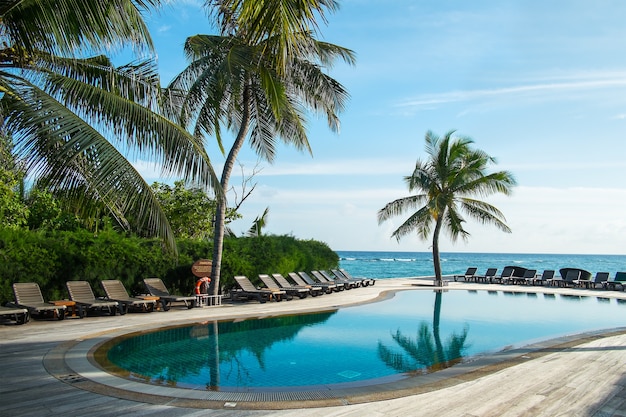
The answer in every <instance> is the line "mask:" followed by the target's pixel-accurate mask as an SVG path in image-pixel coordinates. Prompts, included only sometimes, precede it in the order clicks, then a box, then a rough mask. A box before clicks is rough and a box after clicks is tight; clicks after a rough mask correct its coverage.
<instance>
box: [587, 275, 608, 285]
mask: <svg viewBox="0 0 626 417" xmlns="http://www.w3.org/2000/svg"><path fill="white" fill-rule="evenodd" d="M608 280H609V273H608V272H596V276H595V278H594V279H593V280H589V282H588V283H587V288H597V287H598V284H600V287H601V288H606V282H607V281H608Z"/></svg>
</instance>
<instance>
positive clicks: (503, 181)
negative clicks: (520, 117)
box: [378, 131, 516, 286]
mask: <svg viewBox="0 0 626 417" xmlns="http://www.w3.org/2000/svg"><path fill="white" fill-rule="evenodd" d="M453 134H454V131H450V132H448V133H446V135H445V136H443V137H442V138H440V137H438V136H436V135H434V134H433V133H432V132H430V131H428V132H427V133H426V153H427V154H428V155H429V159H428V160H427V161H421V160H418V161H417V163H416V164H415V169H414V170H413V174H411V175H410V176H408V177H405V178H404V180H405V182H406V183H407V185H408V187H409V191H410V192H417V194H414V195H411V196H409V197H403V198H400V199H397V200H395V201H392V202H391V203H388V204H387V205H386V206H385V207H384V208H382V209H381V210H380V211H379V212H378V223H379V224H380V223H382V222H384V221H386V220H388V219H390V218H391V217H394V216H399V215H403V214H404V213H405V212H407V211H412V210H414V209H417V211H415V212H413V213H411V215H410V216H409V218H408V219H406V220H405V221H404V223H402V225H400V227H398V228H397V229H396V230H395V231H394V232H393V233H392V237H395V238H396V239H397V240H400V239H401V238H402V237H403V236H406V235H408V234H410V233H411V232H414V231H415V232H417V234H418V236H419V237H420V238H421V239H423V240H427V239H428V238H429V236H430V235H431V232H432V251H433V265H434V269H435V284H436V285H437V286H441V285H442V284H443V281H442V277H441V262H440V259H439V234H440V232H441V230H442V229H445V230H446V231H447V232H448V233H449V234H450V237H451V239H452V241H453V242H454V241H456V240H457V239H458V238H459V237H461V238H463V239H464V240H466V239H467V238H468V237H469V233H468V232H467V231H466V230H465V229H464V228H463V223H465V219H464V218H463V215H462V213H465V214H467V215H468V216H469V217H471V218H472V219H474V220H477V221H479V222H480V223H483V224H493V225H495V226H496V227H498V228H499V229H500V230H502V231H504V232H507V233H510V232H511V230H510V228H509V227H508V226H507V225H506V223H505V218H504V215H503V214H502V213H501V212H500V210H498V209H497V208H496V207H494V206H492V205H491V204H488V203H486V202H484V201H481V200H477V199H475V198H473V196H482V197H485V196H489V195H492V194H495V193H502V194H505V195H510V194H511V192H512V188H513V187H514V186H515V184H516V183H515V179H514V178H513V175H512V174H511V173H509V172H507V171H498V172H494V173H491V174H489V173H487V172H486V170H487V167H488V165H489V164H491V163H495V162H496V160H495V158H493V157H491V156H489V155H487V154H486V153H485V152H483V151H481V150H478V149H472V148H471V146H470V145H471V144H472V143H473V141H472V140H471V139H470V138H467V137H458V138H456V139H453V138H452V135H453ZM433 225H434V229H433Z"/></svg>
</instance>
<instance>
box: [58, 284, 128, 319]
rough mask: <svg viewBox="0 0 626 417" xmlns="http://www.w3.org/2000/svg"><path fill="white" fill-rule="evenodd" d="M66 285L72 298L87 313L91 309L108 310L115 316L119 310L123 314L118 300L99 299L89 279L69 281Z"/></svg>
mask: <svg viewBox="0 0 626 417" xmlns="http://www.w3.org/2000/svg"><path fill="white" fill-rule="evenodd" d="M65 287H66V288H67V292H68V294H69V295H70V300H72V301H74V302H75V303H76V305H78V306H79V307H80V308H82V309H84V311H85V313H86V312H87V311H89V310H94V311H95V310H99V311H103V310H106V311H107V312H108V313H109V314H110V315H111V316H114V315H115V314H116V313H117V312H118V311H119V312H120V314H122V310H121V307H120V305H119V303H118V302H117V301H111V300H99V299H97V298H96V296H95V295H94V293H93V290H92V289H91V285H90V284H89V282H87V281H67V282H66V283H65Z"/></svg>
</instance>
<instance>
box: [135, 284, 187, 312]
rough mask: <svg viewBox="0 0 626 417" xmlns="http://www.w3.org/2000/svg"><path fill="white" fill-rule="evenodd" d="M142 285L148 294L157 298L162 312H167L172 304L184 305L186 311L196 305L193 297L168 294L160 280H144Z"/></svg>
mask: <svg viewBox="0 0 626 417" xmlns="http://www.w3.org/2000/svg"><path fill="white" fill-rule="evenodd" d="M143 285H145V286H146V291H148V294H150V295H152V296H154V297H159V301H160V302H161V307H162V308H163V311H168V310H169V309H170V307H171V305H172V303H184V304H185V307H187V308H188V309H191V308H193V307H194V306H195V305H196V297H194V296H186V295H175V294H170V292H169V291H168V290H167V287H166V286H165V284H164V283H163V280H161V278H145V279H144V280H143Z"/></svg>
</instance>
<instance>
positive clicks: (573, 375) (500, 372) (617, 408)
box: [0, 278, 626, 417]
mask: <svg viewBox="0 0 626 417" xmlns="http://www.w3.org/2000/svg"><path fill="white" fill-rule="evenodd" d="M430 283H431V280H430V279H422V278H402V279H385V280H378V281H377V282H376V285H375V286H370V287H365V288H358V289H353V290H350V291H343V292H339V293H334V294H331V295H324V296H322V297H315V298H312V297H308V298H306V299H302V300H299V299H294V300H292V301H283V302H280V303H276V302H271V303H265V304H260V303H258V302H256V301H252V302H248V303H234V304H230V303H225V304H224V305H222V306H218V307H207V308H195V309H192V310H187V309H183V308H181V309H178V308H173V309H172V310H170V311H168V312H160V311H157V312H153V313H131V314H127V315H125V316H115V317H88V318H84V319H79V318H72V317H68V318H67V319H65V320H63V321H56V320H53V321H47V320H31V322H30V323H28V324H26V325H23V326H17V325H13V324H4V325H0V379H1V381H2V382H1V383H0V416H4V415H6V416H42V415H52V414H65V415H72V416H88V415H89V416H109V415H110V416H118V415H125V416H129V415H130V416H135V415H137V416H148V415H150V416H196V415H197V416H229V417H230V416H266V415H271V416H289V417H291V416H294V417H295V416H297V417H306V416H354V417H362V416H407V415H414V416H596V417H600V416H601V417H604V416H626V390H625V389H624V387H626V331H625V330H624V329H612V330H608V331H605V332H602V333H591V334H584V335H577V336H576V337H568V338H560V339H555V340H553V341H550V342H549V343H542V344H540V345H536V346H533V347H532V349H519V350H515V351H510V352H504V353H501V354H499V355H493V356H492V357H488V358H483V359H482V360H479V361H473V362H470V363H466V364H463V365H461V366H455V367H452V368H449V369H448V370H445V371H443V372H442V373H435V374H432V375H431V376H426V377H424V378H422V379H420V380H415V381H412V383H410V384H407V385H403V386H400V385H397V386H393V387H392V389H377V388H373V389H355V390H348V391H345V392H342V393H340V394H341V395H330V396H322V397H320V398H317V397H310V396H306V395H304V396H298V395H295V394H289V395H286V394H285V395H276V396H275V398H274V399H273V400H272V399H269V400H268V398H267V396H262V395H261V396H259V395H249V396H231V395H230V394H223V396H220V395H217V396H215V395H214V396H210V395H208V394H207V392H204V391H203V392H198V391H193V390H183V389H179V388H173V387H154V386H151V385H147V384H141V383H138V382H132V381H128V380H125V379H122V378H119V377H116V376H112V375H110V374H107V373H105V372H103V371H102V370H101V369H100V368H98V367H97V366H96V365H94V363H93V361H91V360H89V352H90V351H92V350H93V348H94V347H95V346H97V345H98V344H100V343H102V342H103V341H106V340H108V339H110V338H111V337H113V336H115V335H119V334H124V333H130V332H135V331H143V330H148V329H151V328H156V327H162V326H170V325H178V324H183V323H189V322H201V321H212V320H224V319H245V318H255V317H270V316H275V315H282V314H289V313H300V312H314V311H325V310H332V309H336V308H340V307H343V306H348V305H354V304H359V303H369V302H372V301H375V300H376V299H378V298H379V297H385V296H390V295H391V294H393V293H394V292H395V291H399V290H406V289H417V290H423V291H432V287H430ZM447 289H448V290H449V291H456V290H468V289H470V290H481V289H484V290H492V291H519V292H536V293H541V292H545V293H554V294H575V295H581V296H582V295H587V296H596V297H606V298H611V299H615V298H617V299H624V300H626V293H624V292H621V291H604V290H597V289H596V290H587V289H578V288H552V287H532V286H528V287H527V286H519V285H496V284H476V283H464V282H451V283H450V284H449V286H448V288H447ZM573 319H575V318H573ZM624 323H625V327H626V316H625V317H624Z"/></svg>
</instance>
